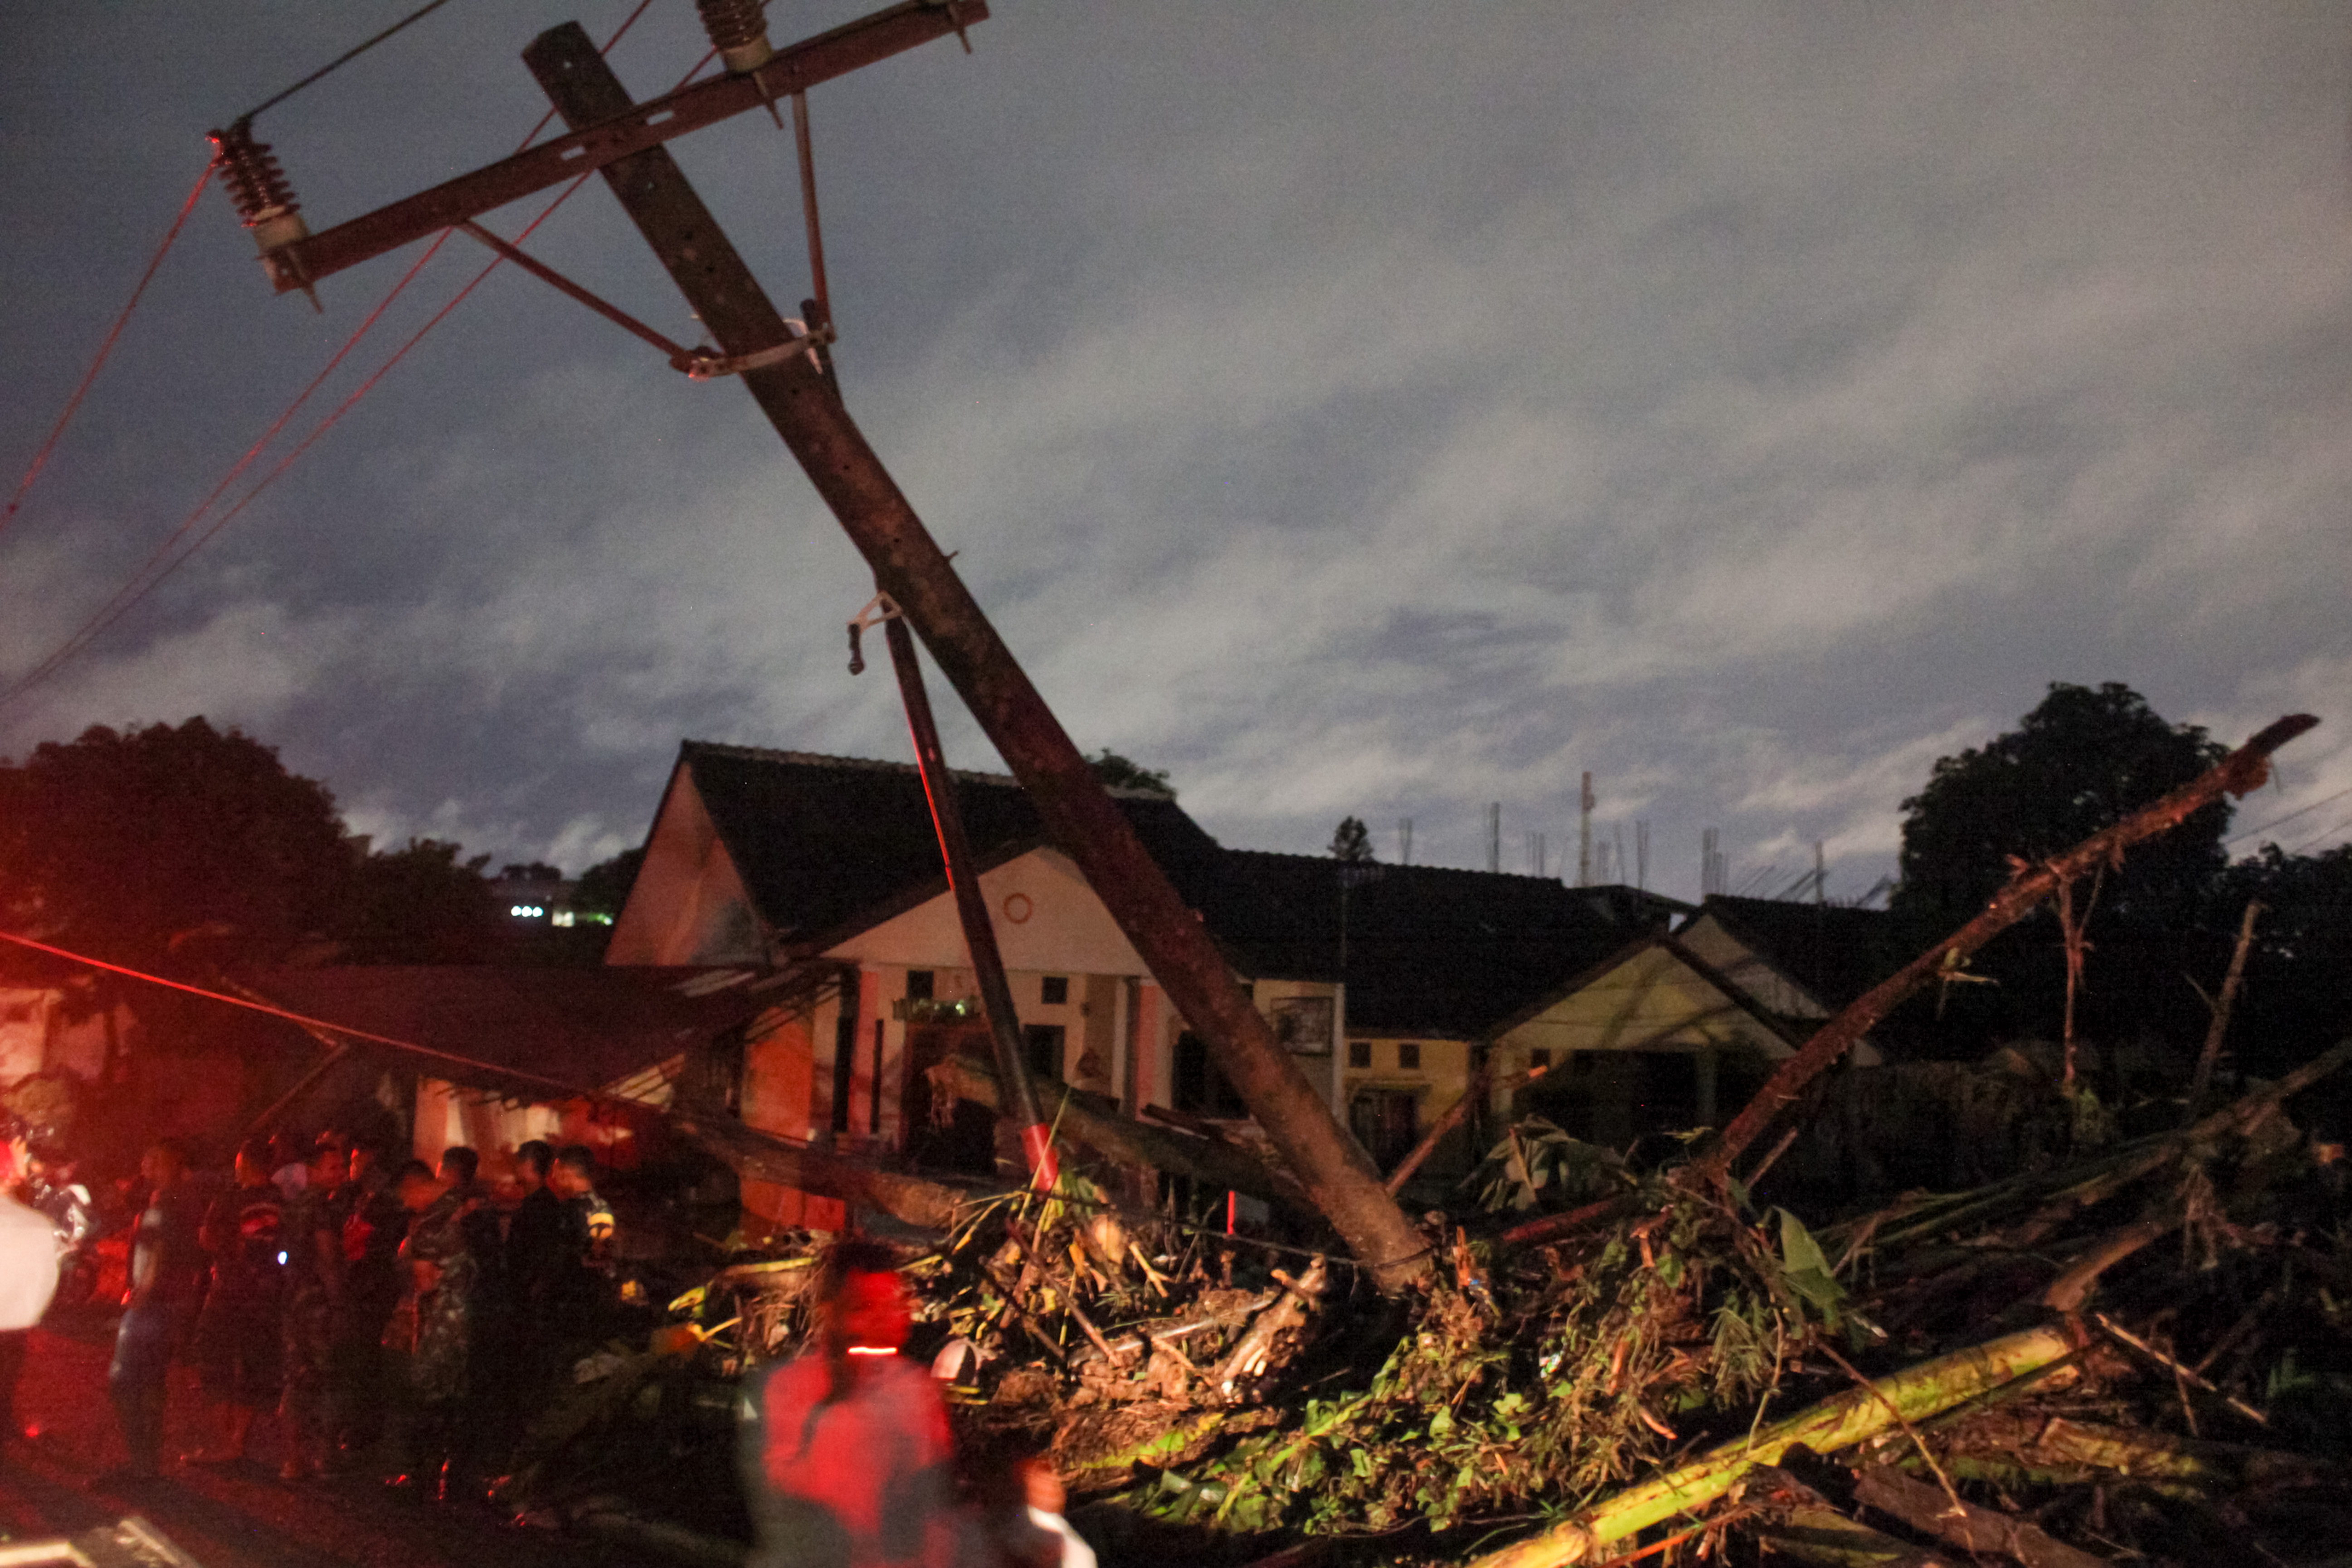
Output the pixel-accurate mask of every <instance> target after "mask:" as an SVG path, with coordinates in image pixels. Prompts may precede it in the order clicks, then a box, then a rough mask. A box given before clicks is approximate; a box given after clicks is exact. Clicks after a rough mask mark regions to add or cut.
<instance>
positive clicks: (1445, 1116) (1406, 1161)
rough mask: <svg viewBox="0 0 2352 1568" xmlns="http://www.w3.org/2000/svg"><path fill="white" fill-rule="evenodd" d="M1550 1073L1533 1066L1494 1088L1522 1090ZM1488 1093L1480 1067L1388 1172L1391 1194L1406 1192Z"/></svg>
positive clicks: (1484, 1076) (1484, 1073) (1547, 1068)
mask: <svg viewBox="0 0 2352 1568" xmlns="http://www.w3.org/2000/svg"><path fill="white" fill-rule="evenodd" d="M1549 1071H1551V1069H1550V1068H1549V1067H1530V1068H1528V1070H1527V1071H1525V1072H1515V1073H1513V1074H1512V1075H1511V1076H1510V1077H1508V1078H1506V1079H1504V1080H1502V1081H1501V1082H1498V1083H1496V1084H1495V1085H1494V1087H1495V1088H1497V1089H1502V1090H1513V1089H1522V1088H1525V1087H1526V1086H1527V1085H1528V1084H1530V1083H1533V1082H1535V1081H1536V1080H1537V1079H1538V1078H1541V1077H1542V1076H1543V1075H1544V1074H1545V1073H1547V1072H1549ZM1486 1092H1487V1083H1486V1069H1484V1068H1480V1069H1479V1070H1478V1071H1476V1072H1475V1073H1473V1074H1471V1077H1470V1087H1468V1088H1467V1089H1465V1090H1464V1091H1463V1092H1462V1097H1461V1098H1460V1099H1458V1100H1456V1101H1454V1103H1453V1104H1451V1105H1448V1106H1447V1107H1446V1108H1445V1109H1444V1111H1443V1112H1441V1113H1439V1115H1438V1118H1437V1120H1436V1121H1434V1122H1432V1123H1431V1124H1429V1131H1428V1132H1426V1133H1423V1134H1422V1135H1421V1142H1419V1143H1417V1144H1415V1145H1413V1146H1412V1153H1411V1154H1409V1155H1405V1157H1404V1158H1402V1159H1401V1160H1399V1161H1398V1162H1397V1167H1396V1169H1394V1170H1392V1171H1391V1172H1389V1178H1388V1184H1387V1185H1388V1189H1389V1191H1390V1192H1391V1193H1399V1192H1402V1191H1403V1190H1404V1184H1405V1183H1407V1182H1409V1181H1411V1180H1412V1174H1413V1172H1415V1171H1417V1170H1419V1169H1421V1167H1422V1166H1423V1164H1424V1163H1425V1162H1426V1161H1427V1160H1428V1158H1429V1156H1430V1155H1433V1154H1435V1153H1436V1152H1437V1145H1439V1144H1441V1143H1443V1142H1444V1140H1445V1134H1448V1133H1450V1132H1452V1131H1454V1128H1456V1127H1458V1126H1460V1125H1461V1124H1462V1123H1463V1121H1464V1119H1465V1118H1466V1117H1467V1116H1468V1115H1469V1114H1470V1112H1471V1110H1472V1109H1473V1108H1474V1107H1475V1105H1476V1103H1477V1101H1478V1097H1479V1096H1480V1095H1482V1094H1485V1093H1486Z"/></svg>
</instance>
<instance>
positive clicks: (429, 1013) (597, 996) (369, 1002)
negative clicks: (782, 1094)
mask: <svg viewBox="0 0 2352 1568" xmlns="http://www.w3.org/2000/svg"><path fill="white" fill-rule="evenodd" d="M243 980H244V984H245V985H246V987H247V988H248V989H249V990H251V991H252V992H253V993H254V994H255V995H257V996H259V997H262V998H267V999H268V1001H271V1002H273V1003H275V1004H277V1005H278V1006H279V1007H282V1008H285V1009H289V1011H293V1012H298V1013H301V1014H304V1015H305V1016H307V1017H310V1018H315V1019H320V1020H322V1021H324V1022H327V1023H337V1024H341V1025H343V1026H345V1027H346V1028H349V1029H357V1030H367V1031H368V1032H369V1033H371V1034H378V1035H383V1036H387V1037H389V1038H391V1039H393V1040H404V1041H407V1042H409V1043H410V1044H414V1045H420V1046H424V1047H426V1048H427V1049H429V1050H432V1051H446V1052H448V1053H450V1054H451V1055H453V1056H457V1057H461V1058H464V1059H465V1061H464V1062H449V1061H434V1060H432V1059H429V1058H415V1059H411V1060H409V1061H406V1062H404V1065H407V1066H412V1067H415V1068H417V1069H419V1070H420V1071H424V1072H425V1073H426V1074H427V1075H428V1076H431V1077H436V1078H446V1079H450V1080H452V1081H454V1082H460V1083H470V1084H475V1085H478V1086H479V1087H483V1088H491V1089H510V1090H516V1091H519V1092H522V1093H525V1094H527V1095H530V1096H533V1097H538V1096H543V1095H545V1094H547V1093H549V1092H551V1090H550V1089H549V1086H548V1082H547V1081H552V1082H555V1083H560V1084H564V1085H568V1086H571V1087H575V1088H580V1089H589V1090H594V1089H601V1088H604V1087H605V1086H606V1085H608V1084H611V1083H614V1082H618V1081H619V1080H621V1079H624V1078H626V1077H628V1076H630V1075H631V1074H633V1073H636V1072H641V1071H644V1070H645V1069H646V1068H648V1067H651V1066H653V1065H655V1064H656V1063H657V1062H661V1061H667V1060H668V1059H669V1058H671V1057H673V1056H676V1055H677V1054H678V1053H679V1052H680V1051H685V1050H686V1049H687V1048H688V1047H689V1046H693V1045H697V1044H700V1043H702V1042H705V1041H708V1040H711V1039H712V1038H714V1037H716V1036H717V1035H719V1034H720V1033H723V1032H724V1031H726V1030H730V1029H732V1028H734V1027H735V1026H737V1025H739V1024H742V1023H746V1022H749V1021H750V1020H751V1019H754V1018H756V1017H757V1016H758V1015H759V1014H760V1013H761V1011H763V1010H764V1009H767V1008H768V1007H770V1006H772V1005H773V1004H774V1003H776V1002H777V1001H779V1000H782V999H783V998H784V997H785V995H786V993H787V992H788V991H790V990H791V989H792V988H794V987H795V986H797V985H798V984H799V983H800V982H801V977H794V976H792V975H790V974H788V973H787V972H783V971H771V970H759V969H748V968H738V969H709V968H655V967H644V968H553V967H549V968H536V967H533V968H520V967H504V966H493V965H488V964H480V965H466V966H456V965H442V966H412V965H398V964H383V965H339V966H330V967H322V968H312V969H301V968H284V969H262V970H256V971H253V972H251V973H248V974H247V975H246V976H244V977H243ZM362 1049H364V1050H366V1051H371V1052H373V1051H381V1050H386V1049H389V1048H385V1047H377V1046H373V1045H366V1044H365V1043H364V1042H362Z"/></svg>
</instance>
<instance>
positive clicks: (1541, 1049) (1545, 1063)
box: [1528, 1045, 1551, 1067]
mask: <svg viewBox="0 0 2352 1568" xmlns="http://www.w3.org/2000/svg"><path fill="white" fill-rule="evenodd" d="M1550 1065H1551V1047H1549V1046H1548V1045H1545V1046H1538V1047H1537V1048H1536V1049H1535V1050H1533V1051H1528V1066H1529V1067H1549V1066H1550Z"/></svg>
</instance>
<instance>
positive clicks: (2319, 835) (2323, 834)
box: [2288, 817, 2352, 855]
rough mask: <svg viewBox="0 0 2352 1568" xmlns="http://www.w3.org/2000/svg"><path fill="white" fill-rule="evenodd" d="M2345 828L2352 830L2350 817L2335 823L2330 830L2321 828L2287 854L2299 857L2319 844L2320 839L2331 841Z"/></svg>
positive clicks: (2351, 818)
mask: <svg viewBox="0 0 2352 1568" xmlns="http://www.w3.org/2000/svg"><path fill="white" fill-rule="evenodd" d="M2347 828H2352V817H2347V818H2345V819H2344V820H2343V821H2340V822H2338V823H2336V825H2335V826H2334V827H2332V828H2322V829H2321V830H2320V831H2318V832H2316V833H2314V834H2313V835H2312V836H2311V837H2309V838H2307V839H2305V840H2304V841H2303V842H2301V843H2299V844H2297V845H2295V846H2294V848H2293V849H2292V850H2289V851H2288V853H2289V854H2296V855H2299V854H2301V853H2303V852H2304V851H2305V850H2307V849H2309V848H2310V847H2311V846H2312V845H2314V844H2315V843H2317V842H2319V841H2321V840H2322V839H2332V838H2334V837H2335V836H2336V834H2338V833H2340V832H2342V831H2344V830H2345V829H2347Z"/></svg>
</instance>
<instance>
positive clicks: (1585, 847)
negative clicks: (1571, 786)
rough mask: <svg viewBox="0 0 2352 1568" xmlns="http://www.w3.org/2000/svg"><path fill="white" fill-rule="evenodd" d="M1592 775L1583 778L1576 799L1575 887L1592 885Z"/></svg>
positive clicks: (1588, 774)
mask: <svg viewBox="0 0 2352 1568" xmlns="http://www.w3.org/2000/svg"><path fill="white" fill-rule="evenodd" d="M1594 803H1595V802H1594V800H1593V799H1592V775H1591V774H1590V773H1587V774H1586V775H1585V776H1584V787H1583V789H1581V790H1580V791H1579V792H1578V794H1577V797H1576V805H1577V812H1576V885H1577V886H1579V887H1591V885H1592V808H1593V805H1594Z"/></svg>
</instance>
